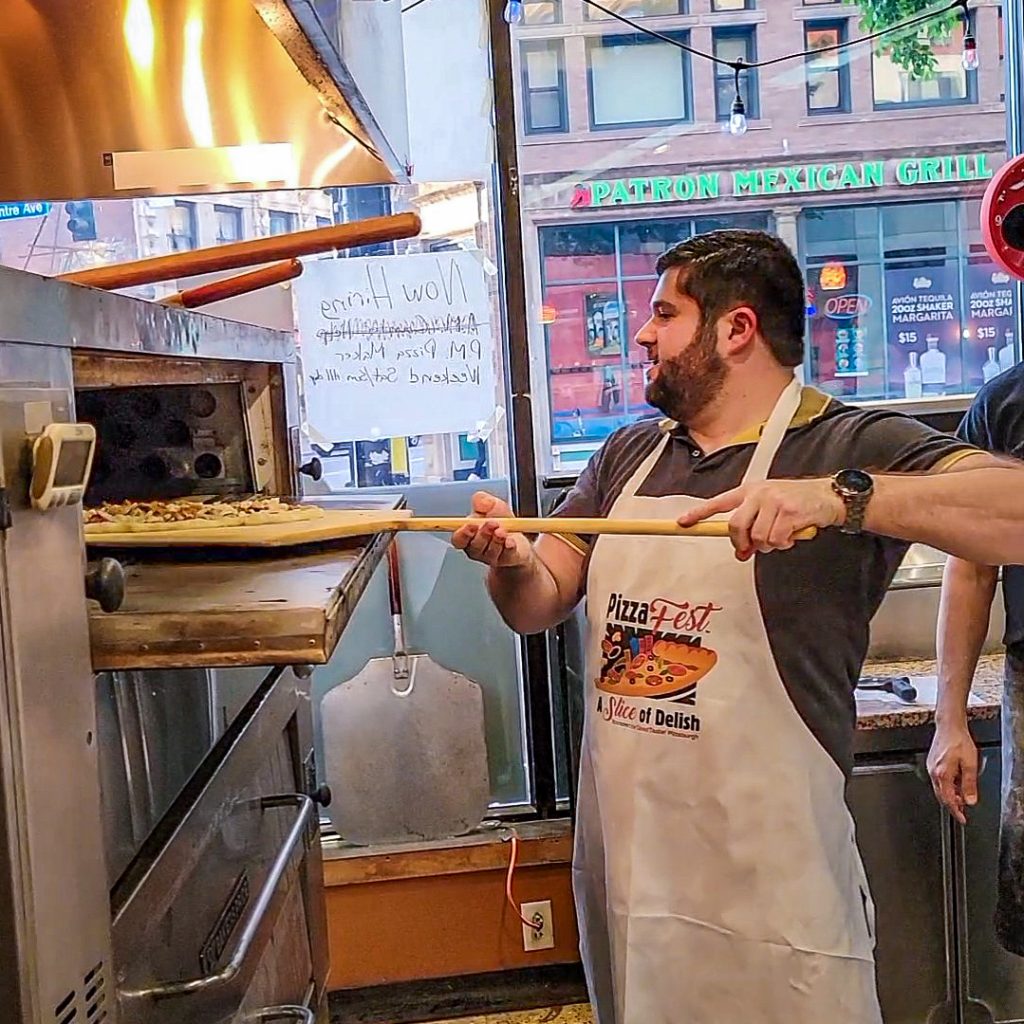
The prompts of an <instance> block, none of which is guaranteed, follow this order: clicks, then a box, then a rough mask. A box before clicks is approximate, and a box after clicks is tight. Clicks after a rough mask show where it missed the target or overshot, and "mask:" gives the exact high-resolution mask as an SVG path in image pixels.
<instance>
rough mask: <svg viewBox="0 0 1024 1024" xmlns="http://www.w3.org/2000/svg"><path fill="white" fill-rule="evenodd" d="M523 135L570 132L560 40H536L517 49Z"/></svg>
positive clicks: (563, 53) (563, 55)
mask: <svg viewBox="0 0 1024 1024" xmlns="http://www.w3.org/2000/svg"><path fill="white" fill-rule="evenodd" d="M519 56H520V63H521V65H522V75H523V115H524V118H523V119H524V123H525V127H526V132H527V134H529V135H539V134H543V133H547V132H565V131H568V130H569V108H568V104H567V103H566V96H565V48H564V46H563V44H562V41H561V40H560V39H536V40H531V41H530V42H528V43H523V44H522V45H521V46H520V49H519Z"/></svg>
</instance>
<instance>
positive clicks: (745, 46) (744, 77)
mask: <svg viewBox="0 0 1024 1024" xmlns="http://www.w3.org/2000/svg"><path fill="white" fill-rule="evenodd" d="M755 31H756V30H755V29H754V27H753V26H744V27H742V28H716V29H714V30H713V31H712V33H711V42H712V46H713V47H714V51H715V56H716V57H717V58H718V59H719V60H727V61H731V62H733V63H735V62H736V61H738V60H742V61H745V62H746V63H747V64H752V63H753V62H754V61H756V60H757V41H756V36H755ZM740 96H741V97H742V98H743V105H744V107H745V108H746V111H747V117H749V118H757V117H760V116H761V112H760V110H759V109H758V90H757V71H756V69H754V68H749V69H748V70H746V71H743V72H741V73H740ZM735 98H736V76H735V74H734V73H733V70H732V68H730V67H726V66H725V65H724V64H716V65H715V115H716V117H717V118H718V120H719V121H728V120H729V115H730V114H731V113H732V103H733V100H734V99H735Z"/></svg>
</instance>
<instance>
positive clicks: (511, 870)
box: [505, 832, 537, 932]
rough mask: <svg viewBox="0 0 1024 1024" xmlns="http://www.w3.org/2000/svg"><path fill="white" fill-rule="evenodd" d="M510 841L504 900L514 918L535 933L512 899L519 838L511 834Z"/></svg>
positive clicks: (530, 923)
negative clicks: (510, 851) (512, 912)
mask: <svg viewBox="0 0 1024 1024" xmlns="http://www.w3.org/2000/svg"><path fill="white" fill-rule="evenodd" d="M511 840H512V853H511V855H510V856H509V859H508V874H507V875H506V876H505V898H506V899H507V900H508V905H509V906H510V907H511V908H512V909H513V910H514V911H515V914H516V917H518V918H519V920H520V921H522V922H523V924H524V925H526V927H527V928H529V929H530V931H534V932H535V931H536V930H537V926H536V925H535V924H534V923H533V922H532V921H528V920H527V919H526V918H525V917H523V915H522V913H521V912H520V910H519V904H518V903H516V901H515V899H514V898H513V897H512V876H513V875H514V874H515V871H516V860H517V859H518V857H519V836H517V835H516V834H515V832H513V833H512V835H511Z"/></svg>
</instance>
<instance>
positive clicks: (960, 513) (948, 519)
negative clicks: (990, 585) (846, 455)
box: [864, 464, 1024, 566]
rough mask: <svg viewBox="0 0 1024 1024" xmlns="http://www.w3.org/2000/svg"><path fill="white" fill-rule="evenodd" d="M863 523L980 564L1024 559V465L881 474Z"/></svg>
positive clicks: (893, 535) (891, 535) (1013, 562)
mask: <svg viewBox="0 0 1024 1024" xmlns="http://www.w3.org/2000/svg"><path fill="white" fill-rule="evenodd" d="M864 529H865V530H868V531H870V532H871V533H878V534H882V535H884V536H887V537H897V538H899V539H900V540H908V541H913V542H916V543H923V544H930V545H931V546H932V547H936V548H940V549H941V550H942V551H946V552H948V553H949V554H951V555H956V556H958V557H959V558H962V559H964V560H966V561H969V562H978V563H980V564H982V565H989V566H992V565H1019V564H1024V468H1021V467H1019V466H1017V465H1015V464H1008V465H1006V466H1005V467H1004V466H992V467H984V468H981V469H964V470H963V471H961V472H958V473H937V474H932V475H924V476H903V475H898V476H884V475H883V476H877V477H875V493H874V496H873V497H872V499H871V501H870V503H869V504H868V508H867V515H866V516H865V519H864Z"/></svg>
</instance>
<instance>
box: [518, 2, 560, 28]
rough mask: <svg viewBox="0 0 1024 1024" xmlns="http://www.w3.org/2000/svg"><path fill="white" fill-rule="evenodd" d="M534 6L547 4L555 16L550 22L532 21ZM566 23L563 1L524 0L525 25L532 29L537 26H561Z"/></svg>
mask: <svg viewBox="0 0 1024 1024" xmlns="http://www.w3.org/2000/svg"><path fill="white" fill-rule="evenodd" d="M534 4H547V5H549V6H550V7H551V8H552V11H553V14H554V16H553V17H552V18H551V20H550V21H531V20H530V7H531V6H533V5H534ZM564 21H565V11H564V10H563V8H562V0H524V3H523V24H524V25H528V26H530V27H534V26H537V25H561V24H562V23H563V22H564Z"/></svg>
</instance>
